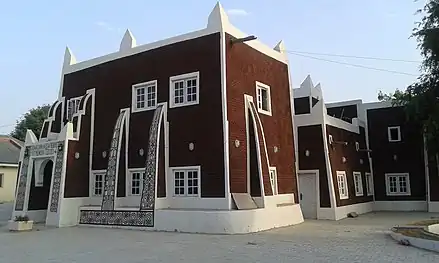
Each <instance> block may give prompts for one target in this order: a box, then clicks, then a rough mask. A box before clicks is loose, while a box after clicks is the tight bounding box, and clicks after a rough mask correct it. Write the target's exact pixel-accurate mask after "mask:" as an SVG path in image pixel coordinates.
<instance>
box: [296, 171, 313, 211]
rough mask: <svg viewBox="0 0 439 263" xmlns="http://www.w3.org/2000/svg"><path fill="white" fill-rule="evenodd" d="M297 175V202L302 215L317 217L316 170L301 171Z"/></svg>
mask: <svg viewBox="0 0 439 263" xmlns="http://www.w3.org/2000/svg"><path fill="white" fill-rule="evenodd" d="M298 177H299V203H300V208H301V209H302V213H303V217H304V218H306V219H317V207H318V198H317V183H318V171H302V172H299V173H298Z"/></svg>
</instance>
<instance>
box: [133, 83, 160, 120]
mask: <svg viewBox="0 0 439 263" xmlns="http://www.w3.org/2000/svg"><path fill="white" fill-rule="evenodd" d="M132 100H133V101H132V112H139V111H145V110H152V109H155V107H156V106H157V81H156V80H153V81H149V82H145V83H140V84H136V85H133V94H132Z"/></svg>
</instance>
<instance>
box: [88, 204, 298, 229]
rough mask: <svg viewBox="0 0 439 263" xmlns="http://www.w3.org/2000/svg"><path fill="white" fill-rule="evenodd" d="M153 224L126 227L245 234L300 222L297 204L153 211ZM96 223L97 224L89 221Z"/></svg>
mask: <svg viewBox="0 0 439 263" xmlns="http://www.w3.org/2000/svg"><path fill="white" fill-rule="evenodd" d="M154 221H155V226H154V227H151V228H139V227H119V226H98V227H110V228H129V229H139V230H152V231H170V232H175V231H177V232H184V233H206V234H245V233H252V232H259V231H263V230H268V229H272V228H278V227H285V226H290V225H295V224H300V223H302V222H303V215H302V211H301V209H300V205H298V204H295V205H290V206H282V207H268V208H260V209H253V210H227V211H226V210H224V211H219V210H172V209H159V210H156V211H155V220H154ZM90 226H94V227H96V226H97V225H90Z"/></svg>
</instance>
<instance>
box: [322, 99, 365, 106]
mask: <svg viewBox="0 0 439 263" xmlns="http://www.w3.org/2000/svg"><path fill="white" fill-rule="evenodd" d="M362 103H363V101H362V100H361V99H357V100H346V101H337V102H328V103H325V105H326V108H335V107H342V106H353V105H358V104H362Z"/></svg>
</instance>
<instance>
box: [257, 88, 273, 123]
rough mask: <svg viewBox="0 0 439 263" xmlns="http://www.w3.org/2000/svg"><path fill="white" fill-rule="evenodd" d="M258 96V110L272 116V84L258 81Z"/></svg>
mask: <svg viewBox="0 0 439 263" xmlns="http://www.w3.org/2000/svg"><path fill="white" fill-rule="evenodd" d="M256 96H257V102H258V103H257V105H258V111H259V112H260V113H263V114H266V115H270V116H271V93H270V86H268V85H265V84H263V83H260V82H256Z"/></svg>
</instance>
